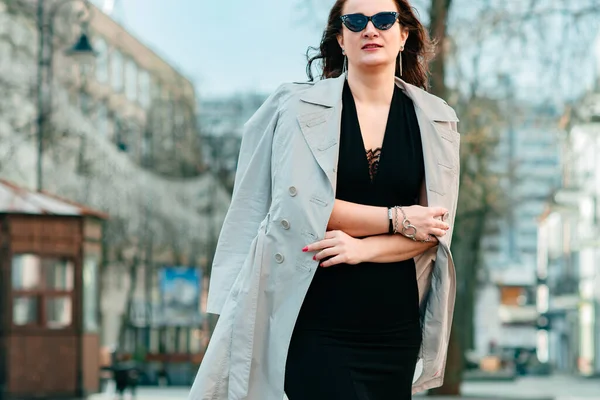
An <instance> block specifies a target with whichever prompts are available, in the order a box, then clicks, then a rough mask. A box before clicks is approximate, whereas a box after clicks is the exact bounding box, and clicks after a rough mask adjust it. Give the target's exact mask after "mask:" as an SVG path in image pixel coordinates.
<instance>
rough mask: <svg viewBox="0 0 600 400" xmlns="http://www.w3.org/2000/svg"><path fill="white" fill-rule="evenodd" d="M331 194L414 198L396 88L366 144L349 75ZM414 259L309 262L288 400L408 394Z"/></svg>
mask: <svg viewBox="0 0 600 400" xmlns="http://www.w3.org/2000/svg"><path fill="white" fill-rule="evenodd" d="M342 101H343V110H342V128H341V129H342V130H341V139H340V150H339V151H340V154H339V162H338V177H337V198H338V199H341V200H346V201H350V202H354V203H360V204H366V205H373V206H385V207H391V206H395V205H405V206H408V205H413V204H416V203H417V201H418V195H419V189H420V186H421V183H422V181H423V177H424V165H423V151H422V147H421V136H420V131H419V126H418V122H417V117H416V114H415V110H414V106H413V103H412V101H411V100H410V99H409V98H408V97H407V96H406V95H405V94H404V93H403V92H402V91H401V90H400V89H399V88H397V87H396V89H395V91H394V96H393V99H392V103H391V106H390V113H389V116H388V121H387V127H386V131H385V136H384V140H383V144H382V147H381V148H380V149H373V150H367V151H366V150H365V148H364V144H363V139H362V134H361V132H360V125H359V123H358V117H357V113H356V105H355V104H354V99H353V97H352V93H351V91H350V88H349V87H348V84H347V83H346V85H345V87H344V93H343V100H342ZM418 297H419V296H418V288H417V281H416V271H415V264H414V261H413V260H412V259H410V260H407V261H402V262H394V263H385V264H377V263H362V264H359V265H337V266H334V267H329V268H318V269H317V272H316V273H315V276H314V279H313V281H312V283H311V286H310V288H309V290H308V293H307V295H306V298H305V300H304V303H303V305H302V308H301V310H300V314H299V316H298V320H297V322H296V326H295V328H294V333H293V335H292V340H291V343H290V348H289V351H288V357H287V363H286V371H285V392H286V394H287V396H288V398H289V400H321V399H323V400H325V399H327V400H392V399H394V400H399V399H410V398H411V386H412V379H413V375H414V370H415V364H416V361H417V356H418V352H419V348H420V345H421V326H420V319H419V301H418Z"/></svg>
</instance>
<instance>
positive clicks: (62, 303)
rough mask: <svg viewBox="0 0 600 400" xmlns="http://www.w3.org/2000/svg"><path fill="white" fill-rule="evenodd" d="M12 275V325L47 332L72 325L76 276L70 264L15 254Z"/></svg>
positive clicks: (46, 258)
mask: <svg viewBox="0 0 600 400" xmlns="http://www.w3.org/2000/svg"><path fill="white" fill-rule="evenodd" d="M11 272H12V292H13V296H12V298H13V304H12V320H13V324H14V325H16V326H36V327H43V328H47V329H63V328H67V327H70V326H71V325H72V323H73V285H74V273H75V271H74V264H73V262H72V261H70V260H67V259H59V258H50V257H39V256H37V255H34V254H17V255H15V256H14V257H13V260H12V268H11Z"/></svg>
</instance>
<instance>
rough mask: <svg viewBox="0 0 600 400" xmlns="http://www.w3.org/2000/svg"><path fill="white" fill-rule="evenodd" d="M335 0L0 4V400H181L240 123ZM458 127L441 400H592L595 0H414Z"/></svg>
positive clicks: (597, 100) (597, 191)
mask: <svg viewBox="0 0 600 400" xmlns="http://www.w3.org/2000/svg"><path fill="white" fill-rule="evenodd" d="M332 4H333V1H332V0H287V1H281V0H252V1H247V0H246V1H245V0H231V1H228V2H225V1H209V0H169V1H167V0H93V1H86V0H0V400H13V399H28V398H39V399H63V398H84V397H90V398H107V399H108V398H113V395H114V390H115V387H114V381H113V379H112V378H113V377H114V376H116V375H118V374H119V373H124V374H125V375H126V376H127V377H128V379H130V381H131V382H133V383H135V384H137V385H138V386H139V389H138V392H139V393H138V397H139V398H140V399H146V398H148V399H150V398H152V399H184V398H186V394H187V392H186V390H187V388H188V387H189V385H190V384H191V382H192V381H193V378H194V375H195V372H196V370H197V368H198V365H199V364H200V363H201V362H202V357H203V354H204V351H205V348H206V346H207V344H208V341H209V339H210V335H211V331H212V329H213V328H214V325H215V323H216V320H215V318H214V316H210V315H207V314H206V313H205V307H206V294H207V290H208V279H209V277H210V273H211V271H210V269H211V268H210V266H211V260H212V256H213V252H214V248H215V244H216V239H217V237H218V234H219V230H220V226H221V223H222V221H223V218H224V215H225V213H226V211H227V208H228V204H229V201H230V198H231V191H232V185H233V179H234V176H235V170H236V164H237V156H238V151H239V145H240V140H241V132H242V127H243V124H244V123H245V121H246V120H248V119H249V118H250V116H251V115H252V114H253V113H254V112H255V111H256V110H257V109H258V107H259V106H260V105H261V104H262V102H263V101H264V100H265V99H266V97H267V96H268V95H269V94H270V92H271V91H273V90H274V89H275V88H276V87H277V86H279V84H280V83H282V82H288V81H306V79H307V78H306V72H305V68H306V57H305V54H306V51H307V48H308V47H309V46H318V44H319V42H320V38H321V35H322V30H323V28H324V26H325V21H326V18H327V13H328V11H329V8H330V6H331V5H332ZM412 4H413V5H414V7H415V8H416V9H417V10H418V13H419V15H420V17H421V19H422V21H423V22H424V23H425V24H426V25H427V26H428V28H429V31H430V33H431V35H432V36H433V37H434V38H435V39H436V40H437V43H438V47H437V53H438V55H437V58H436V59H435V60H434V61H433V63H432V65H431V72H432V73H431V91H432V92H433V93H434V94H437V95H439V96H441V97H443V98H445V99H446V100H448V103H449V104H451V105H452V106H453V107H455V109H456V110H457V113H458V115H459V118H460V119H461V122H460V124H459V131H460V133H461V136H462V139H461V141H462V144H461V153H462V158H461V176H460V181H461V193H460V199H459V211H458V213H457V218H456V228H455V231H456V232H457V234H456V235H454V242H453V245H452V246H453V254H454V258H455V263H456V266H457V275H458V295H457V308H456V312H455V319H454V327H453V335H452V339H451V344H450V352H449V360H448V366H447V372H446V382H445V385H444V386H443V387H442V388H440V389H437V390H435V391H432V393H429V395H448V396H455V397H454V398H460V397H459V396H469V398H489V397H490V396H491V397H494V398H498V399H533V398H535V399H600V239H599V234H600V202H599V201H598V199H599V196H600V35H599V34H600V1H599V0H413V2H412Z"/></svg>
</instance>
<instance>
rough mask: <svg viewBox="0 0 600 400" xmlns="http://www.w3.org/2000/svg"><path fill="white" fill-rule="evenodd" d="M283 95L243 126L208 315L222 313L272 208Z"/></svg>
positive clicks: (279, 92) (279, 93)
mask: <svg viewBox="0 0 600 400" xmlns="http://www.w3.org/2000/svg"><path fill="white" fill-rule="evenodd" d="M283 92H284V86H281V87H279V88H278V89H277V90H276V91H275V92H274V93H273V94H272V95H271V96H270V97H269V98H268V99H267V100H265V102H264V103H263V105H262V106H261V107H260V108H259V109H258V111H256V113H255V114H254V115H253V116H252V118H250V120H248V122H246V124H245V125H244V129H243V133H242V143H241V147H240V153H239V158H238V165H237V170H236V174H235V181H234V187H233V195H232V198H231V204H230V205H229V209H228V211H227V214H226V216H225V220H224V222H223V226H222V227H221V232H220V234H219V240H218V244H217V248H216V252H215V256H214V259H213V264H212V269H211V277H210V287H209V291H208V304H207V312H209V313H212V314H220V313H221V310H222V308H223V305H224V304H225V300H226V299H227V296H228V295H229V292H230V290H231V288H232V286H233V283H234V281H235V279H236V278H237V276H238V274H239V272H240V270H241V268H242V265H243V264H244V261H245V259H246V257H247V256H248V252H249V250H250V246H251V244H252V241H253V240H254V238H255V237H256V235H257V232H258V228H259V226H260V223H261V221H262V220H263V219H264V218H265V216H266V215H267V212H268V210H269V207H270V205H271V152H272V145H273V136H274V133H275V128H276V126H277V120H278V114H279V111H278V110H279V104H280V99H281V97H282V95H283Z"/></svg>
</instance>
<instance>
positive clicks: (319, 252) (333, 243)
mask: <svg viewBox="0 0 600 400" xmlns="http://www.w3.org/2000/svg"><path fill="white" fill-rule="evenodd" d="M302 251H304V252H316V254H315V256H314V257H313V259H314V260H317V261H321V260H323V259H325V258H328V259H327V260H325V261H323V262H322V263H320V264H319V266H321V267H331V266H333V265H337V264H351V265H356V264H359V263H361V262H363V261H365V249H364V244H363V242H362V240H361V239H356V238H353V237H352V236H349V235H348V234H346V233H344V232H342V231H337V230H336V231H328V232H327V233H325V239H323V240H320V241H318V242H315V243H312V244H310V245H308V246H306V247H305V248H304V249H302Z"/></svg>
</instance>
